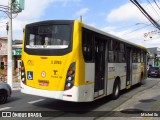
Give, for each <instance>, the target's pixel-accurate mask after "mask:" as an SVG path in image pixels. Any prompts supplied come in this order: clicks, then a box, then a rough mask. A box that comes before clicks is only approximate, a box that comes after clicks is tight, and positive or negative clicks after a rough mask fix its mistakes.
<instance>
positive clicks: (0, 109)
mask: <svg viewBox="0 0 160 120" xmlns="http://www.w3.org/2000/svg"><path fill="white" fill-rule="evenodd" d="M10 108H12V107H4V108H0V111H3V110H8V109H10Z"/></svg>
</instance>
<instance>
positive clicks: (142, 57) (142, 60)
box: [141, 51, 144, 62]
mask: <svg viewBox="0 0 160 120" xmlns="http://www.w3.org/2000/svg"><path fill="white" fill-rule="evenodd" d="M141 62H144V55H143V51H141Z"/></svg>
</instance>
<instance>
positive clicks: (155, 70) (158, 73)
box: [148, 67, 160, 77]
mask: <svg viewBox="0 0 160 120" xmlns="http://www.w3.org/2000/svg"><path fill="white" fill-rule="evenodd" d="M151 76H155V77H160V68H159V67H150V68H149V70H148V77H151Z"/></svg>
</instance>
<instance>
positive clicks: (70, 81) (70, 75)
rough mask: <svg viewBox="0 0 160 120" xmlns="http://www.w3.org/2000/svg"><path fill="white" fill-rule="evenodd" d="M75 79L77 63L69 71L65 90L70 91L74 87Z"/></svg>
mask: <svg viewBox="0 0 160 120" xmlns="http://www.w3.org/2000/svg"><path fill="white" fill-rule="evenodd" d="M74 79H75V62H74V63H72V64H71V65H70V67H69V69H68V72H67V76H66V83H65V86H64V90H69V89H71V88H72V87H73V86H74Z"/></svg>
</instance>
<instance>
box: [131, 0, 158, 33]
mask: <svg viewBox="0 0 160 120" xmlns="http://www.w3.org/2000/svg"><path fill="white" fill-rule="evenodd" d="M130 1H131V2H132V3H133V4H134V5H136V6H137V8H138V9H139V10H140V11H141V13H142V14H143V15H144V16H145V17H146V18H147V19H148V20H149V21H150V22H151V23H152V24H153V25H154V26H155V27H156V28H157V29H159V30H160V25H159V24H158V23H157V22H156V21H155V20H154V19H153V18H152V17H151V16H150V15H149V14H148V13H147V12H146V11H145V10H144V9H143V7H142V6H141V5H140V4H139V3H138V2H137V0H130Z"/></svg>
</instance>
